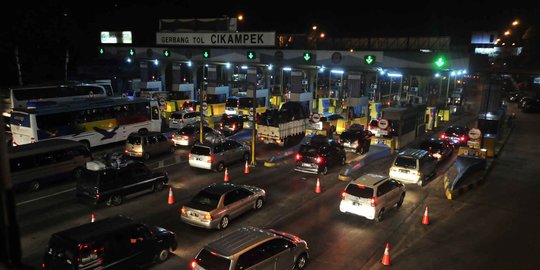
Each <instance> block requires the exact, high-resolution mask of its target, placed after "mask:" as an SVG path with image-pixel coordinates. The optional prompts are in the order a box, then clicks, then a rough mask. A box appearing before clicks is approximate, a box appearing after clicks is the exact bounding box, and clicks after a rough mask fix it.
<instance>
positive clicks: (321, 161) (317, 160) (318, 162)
mask: <svg viewBox="0 0 540 270" xmlns="http://www.w3.org/2000/svg"><path fill="white" fill-rule="evenodd" d="M323 161H324V160H323V158H322V157H317V159H315V162H317V164H321V163H323Z"/></svg>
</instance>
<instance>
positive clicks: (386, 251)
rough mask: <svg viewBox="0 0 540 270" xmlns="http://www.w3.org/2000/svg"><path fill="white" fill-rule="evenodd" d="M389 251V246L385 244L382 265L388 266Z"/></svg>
mask: <svg viewBox="0 0 540 270" xmlns="http://www.w3.org/2000/svg"><path fill="white" fill-rule="evenodd" d="M389 249H390V245H389V244H388V243H386V247H385V248H384V255H383V257H382V261H381V262H382V264H383V265H387V266H388V265H390V251H388V250H389Z"/></svg>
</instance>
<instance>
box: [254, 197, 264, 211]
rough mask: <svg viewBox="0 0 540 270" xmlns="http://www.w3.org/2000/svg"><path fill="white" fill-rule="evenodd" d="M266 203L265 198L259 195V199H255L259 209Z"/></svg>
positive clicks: (256, 207) (256, 206)
mask: <svg viewBox="0 0 540 270" xmlns="http://www.w3.org/2000/svg"><path fill="white" fill-rule="evenodd" d="M263 205H264V200H263V198H261V197H259V198H257V200H256V201H255V209H256V210H258V209H261V208H262V207H263Z"/></svg>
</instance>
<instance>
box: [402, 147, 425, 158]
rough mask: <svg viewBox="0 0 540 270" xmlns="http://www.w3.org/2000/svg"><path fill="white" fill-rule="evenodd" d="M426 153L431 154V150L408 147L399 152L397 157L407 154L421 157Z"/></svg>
mask: <svg viewBox="0 0 540 270" xmlns="http://www.w3.org/2000/svg"><path fill="white" fill-rule="evenodd" d="M425 155H429V152H428V151H426V150H423V149H415V148H407V149H405V150H403V151H401V152H399V153H398V155H397V157H399V156H407V157H412V158H421V157H423V156H425Z"/></svg>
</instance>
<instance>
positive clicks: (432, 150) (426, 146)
mask: <svg viewBox="0 0 540 270" xmlns="http://www.w3.org/2000/svg"><path fill="white" fill-rule="evenodd" d="M419 148H420V149H422V150H426V151H428V152H429V154H430V155H431V156H432V157H434V158H436V159H437V160H438V161H442V160H444V159H446V158H448V157H449V156H451V155H452V153H453V152H454V146H453V145H452V144H450V143H449V142H448V141H447V140H443V139H440V138H429V139H425V140H424V141H422V143H420V147H419Z"/></svg>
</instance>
